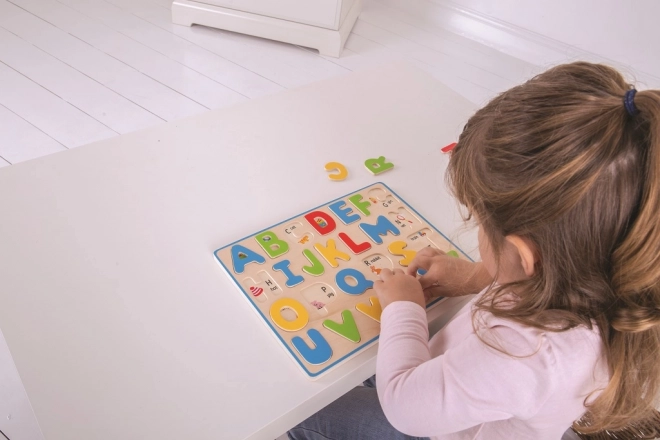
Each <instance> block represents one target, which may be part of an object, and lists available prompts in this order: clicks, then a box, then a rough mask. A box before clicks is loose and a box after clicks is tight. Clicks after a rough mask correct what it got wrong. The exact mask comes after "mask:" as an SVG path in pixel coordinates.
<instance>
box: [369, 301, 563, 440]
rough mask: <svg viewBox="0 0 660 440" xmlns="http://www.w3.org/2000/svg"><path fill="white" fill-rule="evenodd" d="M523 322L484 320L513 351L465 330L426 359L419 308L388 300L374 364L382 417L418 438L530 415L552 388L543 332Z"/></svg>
mask: <svg viewBox="0 0 660 440" xmlns="http://www.w3.org/2000/svg"><path fill="white" fill-rule="evenodd" d="M468 316H469V315H468ZM526 329H527V328H526V327H523V326H519V325H517V324H515V323H513V322H510V321H506V320H502V319H494V320H491V321H490V322H489V323H488V324H487V332H486V334H487V335H488V338H489V341H493V342H494V343H495V346H497V344H498V343H502V344H501V349H503V350H505V351H506V352H507V353H511V354H514V355H515V356H511V355H508V354H505V353H502V352H501V351H498V350H496V349H494V348H491V347H490V346H489V345H487V344H485V343H484V342H483V341H482V340H480V339H479V337H478V336H477V335H476V334H474V333H472V334H471V335H470V336H468V337H467V338H466V339H465V340H463V341H462V342H461V343H459V344H458V345H456V346H453V347H451V348H449V349H448V350H447V351H446V352H445V353H444V354H442V355H440V356H438V357H435V358H432V356H431V352H430V349H429V342H428V339H429V334H428V323H427V320H426V311H425V310H424V309H423V308H422V307H420V306H419V305H417V304H415V303H412V302H409V301H398V302H394V303H392V304H390V305H388V306H387V307H386V308H385V310H384V311H383V314H382V316H381V334H380V341H379V348H378V358H377V364H376V383H377V389H378V396H379V400H380V402H381V406H382V408H383V411H384V412H385V416H386V417H387V419H388V421H389V422H390V423H391V424H392V425H393V426H394V427H395V428H396V429H397V430H399V431H401V432H403V433H404V434H408V435H412V436H420V437H421V436H424V437H426V436H437V435H443V434H448V433H454V432H459V431H463V430H465V429H468V428H470V427H473V426H477V425H480V424H482V423H485V422H490V421H496V420H505V419H509V418H512V417H516V418H520V419H526V418H529V417H531V416H532V415H534V414H535V413H536V412H537V411H538V409H539V408H540V407H541V406H542V405H543V403H544V402H545V401H546V400H547V399H548V397H549V396H550V393H551V392H552V387H553V383H554V381H553V380H552V377H551V375H549V374H548V373H549V372H551V371H552V368H553V363H554V358H553V356H552V350H551V347H550V345H549V344H544V343H543V340H544V336H543V335H539V334H538V333H536V332H534V331H532V332H527V330H526ZM532 330H533V329H532ZM528 333H530V334H528Z"/></svg>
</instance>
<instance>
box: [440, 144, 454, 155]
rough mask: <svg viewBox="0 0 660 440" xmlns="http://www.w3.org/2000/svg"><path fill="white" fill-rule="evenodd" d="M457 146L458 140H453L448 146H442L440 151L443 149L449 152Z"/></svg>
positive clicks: (444, 151)
mask: <svg viewBox="0 0 660 440" xmlns="http://www.w3.org/2000/svg"><path fill="white" fill-rule="evenodd" d="M455 146H456V142H453V143H451V144H449V145H447V146H446V147H444V148H442V149H441V150H440V151H442V152H443V153H449V152H450V151H451V150H453V149H454V147H455Z"/></svg>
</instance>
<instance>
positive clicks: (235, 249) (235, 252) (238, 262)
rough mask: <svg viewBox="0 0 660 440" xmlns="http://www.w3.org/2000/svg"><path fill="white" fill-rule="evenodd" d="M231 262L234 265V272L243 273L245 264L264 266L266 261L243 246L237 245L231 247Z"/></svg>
mask: <svg viewBox="0 0 660 440" xmlns="http://www.w3.org/2000/svg"><path fill="white" fill-rule="evenodd" d="M231 262H232V264H233V265H234V272H236V273H243V270H244V269H245V265H246V264H248V263H252V262H256V263H259V264H264V263H265V262H266V259H265V258H264V257H262V256H261V255H259V254H258V253H256V252H254V251H251V250H250V249H248V248H246V247H245V246H241V245H240V244H237V245H235V246H232V247H231Z"/></svg>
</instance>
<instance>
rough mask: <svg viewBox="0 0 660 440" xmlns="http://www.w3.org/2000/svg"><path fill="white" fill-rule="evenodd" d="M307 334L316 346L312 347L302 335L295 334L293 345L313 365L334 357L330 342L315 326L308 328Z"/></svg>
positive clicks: (292, 340)
mask: <svg viewBox="0 0 660 440" xmlns="http://www.w3.org/2000/svg"><path fill="white" fill-rule="evenodd" d="M307 336H309V338H310V339H311V340H312V342H313V343H314V345H316V347H315V348H310V347H309V346H308V345H307V343H306V342H305V341H304V340H303V338H301V337H300V336H294V337H293V339H291V343H292V344H293V346H294V347H296V350H298V353H300V355H301V356H302V357H303V358H304V359H305V360H306V361H307V362H309V363H310V364H312V365H319V364H322V363H323V362H326V361H327V360H328V359H330V358H331V357H332V348H330V344H328V341H326V340H325V338H324V337H323V335H321V333H319V331H318V330H316V329H315V328H312V329H309V330H307Z"/></svg>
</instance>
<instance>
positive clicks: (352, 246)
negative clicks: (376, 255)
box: [339, 232, 371, 255]
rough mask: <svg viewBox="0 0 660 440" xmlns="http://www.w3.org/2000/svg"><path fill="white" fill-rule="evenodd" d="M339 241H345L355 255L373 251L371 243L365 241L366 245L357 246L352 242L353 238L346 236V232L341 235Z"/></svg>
mask: <svg viewBox="0 0 660 440" xmlns="http://www.w3.org/2000/svg"><path fill="white" fill-rule="evenodd" d="M339 239H340V240H341V241H343V242H344V244H346V246H348V248H349V249H350V250H351V251H353V253H354V254H355V255H357V254H361V253H362V252H364V251H368V250H369V249H371V243H369V242H368V241H365V242H364V243H360V244H355V242H354V241H353V240H351V237H349V236H348V235H346V233H344V232H340V233H339Z"/></svg>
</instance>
